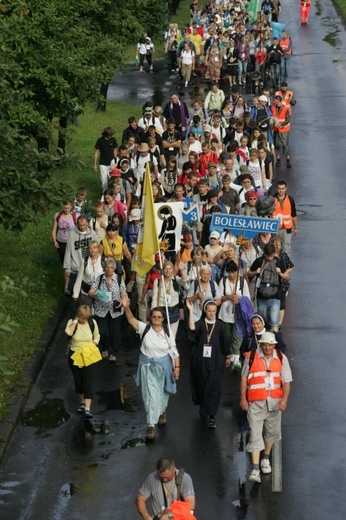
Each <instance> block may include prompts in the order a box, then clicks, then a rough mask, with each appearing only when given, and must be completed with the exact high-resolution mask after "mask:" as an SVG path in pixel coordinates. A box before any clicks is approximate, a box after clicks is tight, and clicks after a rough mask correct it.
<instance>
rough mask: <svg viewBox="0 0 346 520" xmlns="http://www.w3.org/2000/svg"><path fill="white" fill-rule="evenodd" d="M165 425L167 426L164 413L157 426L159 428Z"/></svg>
mask: <svg viewBox="0 0 346 520" xmlns="http://www.w3.org/2000/svg"><path fill="white" fill-rule="evenodd" d="M166 424H167V416H166V412H164V413H162V414H161V415H160V417H159V422H158V425H159V426H165V425H166Z"/></svg>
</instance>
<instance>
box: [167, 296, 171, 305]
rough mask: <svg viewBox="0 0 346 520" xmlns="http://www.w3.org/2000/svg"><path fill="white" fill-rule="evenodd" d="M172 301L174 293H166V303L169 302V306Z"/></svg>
mask: <svg viewBox="0 0 346 520" xmlns="http://www.w3.org/2000/svg"><path fill="white" fill-rule="evenodd" d="M171 301H172V295H171V294H166V303H167V305H168V306H170V304H171Z"/></svg>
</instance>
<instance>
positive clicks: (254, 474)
mask: <svg viewBox="0 0 346 520" xmlns="http://www.w3.org/2000/svg"><path fill="white" fill-rule="evenodd" d="M249 480H250V481H251V482H258V483H259V484H260V483H261V475H260V470H259V469H253V470H252V471H251V473H250V476H249Z"/></svg>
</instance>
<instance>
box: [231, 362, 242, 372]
mask: <svg viewBox="0 0 346 520" xmlns="http://www.w3.org/2000/svg"><path fill="white" fill-rule="evenodd" d="M240 371H241V363H240V362H239V361H234V362H233V365H232V372H240Z"/></svg>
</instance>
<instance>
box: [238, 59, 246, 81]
mask: <svg viewBox="0 0 346 520" xmlns="http://www.w3.org/2000/svg"><path fill="white" fill-rule="evenodd" d="M246 72H247V61H246V60H245V61H241V60H238V77H239V79H240V78H241V77H242V76H246Z"/></svg>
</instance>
